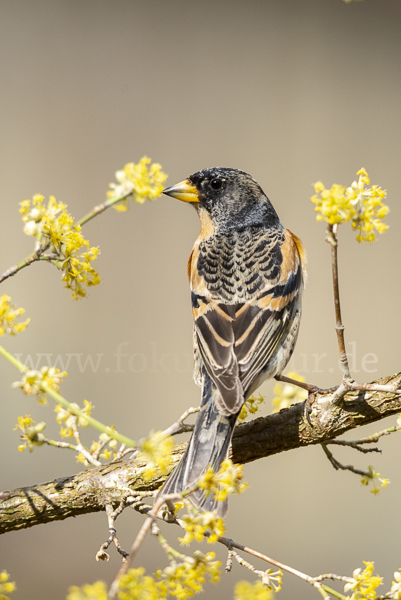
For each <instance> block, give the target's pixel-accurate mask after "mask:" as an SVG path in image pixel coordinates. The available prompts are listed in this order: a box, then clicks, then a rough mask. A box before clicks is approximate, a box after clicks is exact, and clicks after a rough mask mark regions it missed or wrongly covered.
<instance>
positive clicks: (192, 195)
mask: <svg viewBox="0 0 401 600" xmlns="http://www.w3.org/2000/svg"><path fill="white" fill-rule="evenodd" d="M162 194H166V195H167V196H172V197H173V198H177V200H182V202H199V196H198V190H197V189H196V187H195V186H194V185H193V184H192V183H191V182H190V180H189V179H185V180H184V181H180V183H176V184H175V185H172V186H171V187H169V188H166V189H165V190H163V192H162Z"/></svg>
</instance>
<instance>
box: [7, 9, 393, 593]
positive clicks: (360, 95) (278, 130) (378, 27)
mask: <svg viewBox="0 0 401 600" xmlns="http://www.w3.org/2000/svg"><path fill="white" fill-rule="evenodd" d="M0 7H1V13H0V44H1V112H0V123H1V158H0V169H1V201H0V202H1V213H0V214H1V222H0V232H1V233H0V244H1V254H0V270H1V271H3V270H5V269H6V268H8V267H10V266H11V265H12V264H14V263H15V262H16V261H18V260H20V259H22V258H23V257H24V256H25V255H27V254H28V253H29V252H30V251H31V248H32V240H31V239H29V238H28V237H26V236H24V234H23V233H22V227H21V221H20V216H19V213H18V203H19V202H20V201H21V200H24V199H26V198H30V197H32V195H33V194H34V193H37V192H40V193H42V194H45V195H46V196H48V195H49V194H54V195H55V196H56V197H57V199H59V200H60V201H63V202H66V203H67V204H68V206H69V209H70V211H71V213H72V214H73V215H74V216H75V217H77V218H79V217H80V216H82V215H83V214H84V213H86V212H87V211H88V210H90V209H91V208H92V207H93V206H94V205H95V204H97V203H99V202H102V201H103V199H104V198H105V192H106V189H107V186H108V183H109V182H111V181H113V179H114V171H115V170H116V169H118V168H120V167H122V166H123V165H124V163H126V162H129V161H137V160H139V158H140V157H141V156H142V155H143V154H145V153H146V154H148V155H149V156H151V157H152V158H153V160H156V161H159V162H161V163H162V165H163V167H164V169H165V170H166V171H167V172H168V173H169V180H168V183H169V185H171V184H173V183H176V182H177V181H179V180H181V179H183V178H184V177H186V176H187V175H189V174H191V173H193V172H194V171H197V170H198V169H200V168H203V167H206V166H215V165H224V166H232V167H238V168H241V169H244V170H246V171H248V172H250V173H251V174H252V175H253V176H254V177H255V178H256V179H257V180H258V181H259V182H260V184H261V185H262V187H263V188H264V190H265V191H266V193H267V194H268V195H269V197H270V198H271V200H272V202H273V204H274V206H275V207H276V209H277V211H278V213H279V215H280V217H281V219H282V221H283V223H284V224H285V225H286V226H287V227H289V228H290V229H292V230H293V231H294V232H296V233H297V235H299V236H300V237H301V238H302V239H303V241H304V242H305V244H306V247H307V250H308V256H309V284H308V287H307V290H306V293H305V302H304V317H303V323H302V327H301V333H300V338H299V342H298V345H297V348H296V354H295V357H294V364H293V367H295V368H296V369H297V370H298V371H300V370H301V369H302V367H303V370H304V374H305V376H306V377H307V378H308V380H310V381H312V382H314V383H316V384H320V385H322V386H330V385H334V384H335V383H337V382H338V381H339V377H340V372H339V369H338V366H337V353H336V340H335V334H334V329H333V324H334V317H333V302H332V297H331V287H330V270H329V269H330V262H329V248H328V246H327V245H326V244H325V242H324V226H323V225H322V224H318V223H316V222H315V217H314V212H313V206H312V204H311V203H310V201H309V198H310V195H311V193H312V187H311V183H312V182H314V181H316V180H318V179H321V180H323V181H324V182H325V183H326V185H327V186H329V185H331V184H332V183H333V182H338V183H344V184H348V183H351V181H353V179H354V178H355V172H356V171H357V170H358V169H359V168H360V167H361V166H364V167H365V168H366V169H367V170H368V172H369V174H370V175H371V178H372V182H373V183H378V184H380V185H382V186H383V187H385V188H387V190H388V203H389V205H390V206H391V213H390V215H389V218H388V222H389V224H390V226H391V227H390V230H389V232H388V233H387V235H385V236H382V237H381V238H380V240H379V241H378V242H377V243H376V244H375V245H372V246H367V245H358V244H357V243H356V242H355V241H354V234H352V233H351V232H350V231H348V230H347V229H345V228H343V229H342V230H341V233H340V239H341V248H340V265H341V284H342V291H343V311H344V320H345V324H346V339H347V343H348V348H349V349H350V350H351V349H353V360H352V361H351V362H352V366H353V368H354V372H355V376H356V377H358V378H359V379H360V380H361V381H369V380H370V379H372V378H374V377H378V376H381V375H385V374H389V373H392V372H395V371H397V370H400V358H399V350H400V318H399V305H400V304H399V293H400V242H399V229H398V227H399V223H400V202H399V193H400V192H399V190H400V182H399V171H400V152H399V148H400V137H401V136H400V134H401V117H400V114H401V111H400V101H401V79H400V58H401V55H400V50H401V32H400V26H401V20H400V19H401V4H400V2H399V1H398V0H363V1H362V2H353V3H352V4H345V3H344V2H342V1H341V0H259V1H258V0H244V1H240V0H232V1H228V0H227V1H220V2H218V1H212V0H206V1H201V0H200V1H198V2H190V1H186V2H185V1H178V0H173V1H170V2H166V1H163V0H144V1H140V0H130V1H128V0H115V1H113V2H107V1H105V0H97V1H94V0H86V1H85V2H82V1H76V0H75V1H73V0H64V1H62V0H53V1H50V0H48V1H46V0H39V1H36V2H32V1H27V0H14V1H13V2H11V1H7V0H3V1H2V2H1V4H0ZM197 232H198V222H197V218H196V215H195V213H194V212H193V211H192V210H191V208H189V207H188V206H185V205H183V204H182V203H179V202H177V201H174V200H173V199H171V198H160V199H159V200H157V201H156V202H155V203H153V204H150V203H148V204H146V205H145V206H136V205H135V206H134V205H132V206H131V210H130V211H129V212H128V213H125V214H118V213H116V212H115V211H109V212H108V213H106V214H104V215H103V216H101V217H99V218H97V219H96V220H94V221H93V222H91V223H90V224H88V225H87V226H86V227H85V234H86V236H87V237H89V239H90V242H91V244H92V245H99V246H100V247H101V251H102V254H101V256H100V258H99V259H98V261H97V262H98V265H97V266H98V268H99V271H100V274H101V276H102V284H101V286H100V287H98V288H95V289H93V290H92V291H91V293H90V296H89V297H88V298H87V299H85V300H83V301H80V302H73V301H72V300H70V298H69V295H68V293H67V291H66V290H64V289H63V288H62V285H61V282H60V274H59V273H58V272H57V271H56V270H55V269H54V268H52V267H51V266H50V265H48V264H35V265H33V266H31V267H30V268H29V269H26V270H24V271H22V272H21V273H20V274H19V275H18V276H17V277H15V278H14V279H12V280H8V281H7V282H6V283H4V284H3V286H2V288H1V293H7V294H9V295H11V296H12V297H13V299H14V300H15V302H17V303H18V305H22V306H24V307H25V308H26V312H27V315H28V316H30V317H31V318H32V322H31V324H30V326H29V329H28V330H27V331H26V332H25V333H24V334H22V335H20V336H18V337H16V338H14V339H6V338H3V339H2V342H3V343H4V344H5V345H6V346H7V348H9V349H10V350H11V351H13V352H15V353H19V354H22V358H23V359H26V357H27V355H30V356H31V357H32V360H33V361H34V362H36V361H37V360H41V362H40V364H41V365H42V364H44V363H45V361H46V358H45V357H43V356H42V357H40V356H39V355H40V354H50V355H51V357H50V360H51V361H52V362H54V360H55V358H56V357H57V356H58V355H60V357H61V358H62V359H63V360H64V361H65V360H67V357H68V355H71V358H70V365H69V367H68V371H69V376H68V380H67V381H66V382H65V383H64V384H63V388H62V389H63V392H64V394H65V395H66V396H67V397H68V398H69V399H71V400H74V401H78V402H82V401H83V399H84V398H87V399H90V400H92V401H93V402H94V404H95V405H96V411H95V416H96V417H97V418H98V419H100V420H101V421H104V422H107V423H114V424H115V425H116V427H117V428H118V430H120V431H122V432H125V433H126V434H128V435H130V436H132V437H134V438H140V437H142V436H145V435H147V434H148V432H149V430H151V429H152V428H154V429H161V428H164V427H166V426H167V425H169V424H170V423H171V422H172V421H173V420H175V418H176V417H177V416H178V415H180V414H181V413H182V412H183V411H184V410H185V408H186V407H188V406H190V405H196V404H197V402H198V398H199V392H198V389H197V388H196V386H195V385H194V384H193V382H192V380H191V343H192V341H191V326H192V325H191V313H190V305H189V294H188V285H187V280H186V273H185V268H186V261H187V257H188V255H189V253H190V250H191V247H192V243H193V240H194V239H195V237H196V235H197ZM352 344H353V345H352ZM119 347H120V352H123V353H125V354H126V356H123V357H121V365H120V368H119V369H117V358H116V356H115V355H116V354H117V353H118V348H119ZM370 353H373V354H374V355H375V356H376V358H377V362H376V363H373V362H370V363H369V362H365V370H364V369H363V366H362V361H363V360H364V357H365V361H366V360H369V359H372V357H371V356H370V357H367V358H366V355H367V354H370ZM77 354H78V355H80V358H81V360H82V361H85V360H86V359H87V357H88V356H91V357H92V359H93V361H94V364H95V365H96V364H97V360H98V358H97V356H96V355H100V357H99V364H98V368H97V370H96V372H93V370H92V369H91V368H90V366H89V365H87V366H86V368H83V364H81V367H82V368H79V364H78V361H77V358H76V355H77ZM321 355H324V356H321ZM317 357H318V358H317ZM316 361H317V363H316ZM366 367H367V368H369V369H371V370H373V372H371V373H369V372H367V371H366ZM118 371H119V372H118ZM0 377H1V382H0V384H1V421H2V434H1V438H0V446H1V456H2V467H1V474H0V489H12V488H14V487H18V486H24V485H29V484H34V483H38V482H40V481H46V480H50V479H52V478H55V477H57V476H62V475H69V474H72V473H75V472H76V471H77V470H78V469H79V466H77V464H76V462H75V458H74V456H73V454H72V453H71V454H70V453H69V452H68V451H56V450H54V449H50V448H39V449H36V450H35V452H34V453H33V454H29V453H28V452H24V453H22V454H21V453H19V452H18V451H17V446H18V442H19V440H18V435H17V433H16V432H13V431H12V428H13V426H14V424H15V423H16V419H17V416H18V415H21V414H25V413H31V414H32V416H33V417H34V418H35V419H36V420H38V421H39V420H46V421H48V423H49V427H48V430H49V433H52V434H53V435H55V433H56V431H57V427H56V426H55V425H54V424H53V421H54V417H53V406H52V405H49V406H48V407H45V408H43V407H40V406H38V405H37V404H35V402H34V401H33V400H32V399H29V398H26V397H23V396H22V394H21V393H20V392H18V391H17V390H11V387H10V386H11V382H12V381H14V380H15V379H16V378H17V376H16V372H15V371H14V369H13V368H12V367H11V366H10V365H8V364H7V363H6V362H4V361H0ZM262 391H263V393H265V394H266V396H267V398H268V401H267V405H266V407H265V408H264V412H267V411H268V410H270V398H271V396H272V384H269V383H267V384H265V385H264V386H263V388H262ZM394 420H395V419H393V418H392V419H389V420H387V421H385V422H383V423H380V424H378V425H377V426H376V427H371V428H366V429H363V430H361V431H358V432H356V433H355V434H354V437H355V436H359V435H364V434H368V432H373V431H376V430H380V429H382V428H384V427H389V426H391V425H392V424H393V423H394ZM88 436H90V433H89V434H88ZM349 437H352V436H349ZM90 439H92V438H91V437H88V438H87V441H88V442H89V441H90ZM400 445H401V441H400V439H399V438H397V436H393V437H391V438H386V439H384V440H382V442H381V444H380V446H381V447H382V448H383V451H384V453H383V455H382V456H380V455H367V456H366V455H360V454H355V453H354V454H352V453H349V452H348V453H347V452H346V451H340V450H339V451H337V457H338V458H339V459H340V460H343V461H344V462H345V463H349V462H354V464H355V465H357V466H359V467H361V468H363V467H366V466H367V465H368V464H369V463H371V462H373V463H374V465H375V466H376V468H377V469H378V470H379V471H380V472H381V473H382V474H383V475H384V476H385V477H388V478H389V479H391V486H389V487H388V488H387V489H385V490H383V491H382V493H380V495H379V496H378V497H374V496H373V495H372V494H370V493H369V492H368V491H367V490H366V489H365V488H363V487H362V486H361V485H360V483H359V480H358V478H357V477H356V476H354V475H352V474H350V473H336V472H335V471H334V470H333V468H332V467H331V465H330V464H329V463H328V461H327V460H326V459H325V457H324V455H323V452H322V450H321V449H320V448H319V447H315V448H308V449H304V450H300V451H297V452H289V453H286V454H281V455H279V456H275V457H273V458H270V459H268V460H262V461H259V462H257V463H255V464H250V465H247V466H246V469H245V471H246V477H247V480H248V481H249V484H250V487H249V490H248V491H247V492H246V494H244V495H242V496H239V497H235V498H233V499H232V501H231V510H230V514H229V519H228V533H229V535H230V536H232V537H233V538H234V539H236V540H239V541H241V542H243V543H245V544H247V545H249V546H253V547H255V548H257V549H259V550H261V551H263V552H265V553H267V554H269V555H271V556H274V557H276V558H277V559H279V560H281V561H283V562H286V563H287V564H290V565H292V566H294V567H296V568H298V569H300V570H303V571H305V572H307V573H309V574H312V575H313V574H318V573H322V572H329V571H331V572H337V573H342V574H350V573H351V572H352V570H353V569H355V568H356V567H358V566H361V565H362V561H363V560H375V561H376V566H377V569H378V571H379V573H380V574H382V575H384V576H385V577H386V579H387V585H388V587H389V585H390V584H391V577H392V572H393V571H394V570H395V569H397V568H399V567H400V566H401V563H400V550H399V539H400V523H399V516H398V515H399V502H400V495H401V472H400V466H399V465H400V461H399V454H400ZM141 521H142V519H141V517H140V516H138V515H136V514H134V512H132V514H131V513H129V512H128V511H127V512H126V514H124V515H123V517H122V518H121V519H120V521H118V525H119V536H120V540H121V542H122V544H123V546H125V547H128V546H129V545H130V543H131V541H132V539H133V536H134V535H135V533H136V531H137V530H138V527H139V526H140V524H141ZM176 533H177V532H176V531H173V530H171V531H170V530H168V534H169V535H170V536H171V539H173V538H174V536H175V535H176ZM106 537H107V525H106V519H105V517H104V515H102V514H98V515H92V516H87V517H79V518H78V519H70V520H68V521H66V522H63V523H55V524H51V525H47V526H42V527H37V528H34V529H32V530H27V531H21V532H18V533H12V534H8V535H5V536H3V537H2V538H1V539H0V569H1V568H5V569H7V570H8V571H9V572H10V573H11V575H12V578H13V579H15V580H16V581H17V584H18V591H17V592H16V593H15V594H14V595H13V598H15V600H21V599H25V598H30V600H37V599H41V600H43V599H47V598H48V599H52V600H62V599H63V598H65V595H66V590H67V588H68V586H69V585H71V584H83V583H84V582H93V581H95V580H97V579H105V580H107V581H108V582H110V581H111V578H112V577H113V575H114V574H115V572H116V570H117V569H118V566H119V560H118V558H117V556H116V554H115V553H114V551H112V552H111V555H112V559H111V561H110V563H108V564H103V563H102V564H98V563H96V562H95V560H94V556H95V553H96V551H97V549H98V547H99V545H100V544H101V543H102V541H104V539H105V538H106ZM217 552H218V554H219V556H220V558H221V559H222V560H223V561H224V560H225V554H224V552H223V551H222V550H221V549H219V548H218V549H217ZM137 564H138V565H139V564H142V565H144V566H146V569H147V570H148V571H152V570H154V569H156V568H158V567H160V566H162V565H163V564H164V558H163V556H162V552H161V551H160V550H159V549H158V547H157V542H156V541H154V540H150V541H148V542H147V543H146V545H145V547H144V548H143V550H142V551H141V554H140V556H139V557H138V560H137ZM258 566H259V567H261V566H262V565H260V564H258ZM244 577H245V578H248V573H247V572H246V571H245V570H244V569H241V568H240V567H239V566H234V569H233V572H232V574H230V575H223V576H222V583H221V585H220V586H219V588H214V587H211V586H209V587H208V588H207V590H206V593H205V594H204V596H203V597H204V598H214V597H217V596H218V597H220V598H224V599H225V598H227V599H228V598H231V597H232V593H233V587H234V583H235V581H237V580H238V579H240V578H244ZM249 578H251V577H249ZM388 587H386V589H388ZM382 589H383V591H384V588H382ZM280 597H281V598H282V599H283V600H290V599H292V598H294V597H297V598H299V599H300V600H301V599H302V600H303V599H309V598H312V597H317V594H315V593H314V592H313V590H311V589H309V588H308V587H307V586H306V584H303V583H301V582H299V581H297V580H295V579H294V578H293V577H291V576H289V575H287V576H285V580H284V587H283V591H282V593H281V595H280Z"/></svg>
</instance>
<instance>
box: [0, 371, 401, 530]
mask: <svg viewBox="0 0 401 600" xmlns="http://www.w3.org/2000/svg"><path fill="white" fill-rule="evenodd" d="M400 382H401V373H398V374H397V375H393V376H390V377H385V378H383V379H381V380H380V381H377V382H375V383H377V384H378V385H387V384H392V385H396V386H398V385H399V383H400ZM331 398H332V394H331V393H330V392H323V393H322V392H317V393H316V394H315V398H314V402H313V404H312V410H311V414H310V420H311V423H312V426H311V425H310V424H309V423H308V421H307V420H306V418H305V416H304V404H303V403H302V404H296V405H294V406H291V407H290V408H288V409H285V410H282V411H280V412H279V413H275V414H272V415H268V416H266V417H261V418H259V419H255V420H253V421H250V422H248V423H243V424H241V425H239V426H238V427H237V428H236V429H235V432H234V437H233V444H232V458H233V460H234V462H238V463H247V462H251V461H253V460H258V459H260V458H263V457H267V456H271V455H272V454H277V453H279V452H284V451H285V450H293V449H295V448H299V447H303V446H309V445H311V444H322V443H327V442H328V441H330V440H332V439H333V438H335V437H337V436H339V435H341V434H343V433H345V432H346V431H348V430H350V429H354V428H356V427H359V426H361V425H366V424H368V423H374V422H376V421H380V420H381V419H383V418H384V417H388V416H390V415H393V414H395V413H397V412H400V411H401V392H400V393H388V392H383V391H363V390H362V391H352V392H349V393H348V394H347V395H346V396H345V397H344V398H343V400H342V401H341V402H340V403H339V404H338V405H337V404H334V405H333V403H332V401H331ZM185 447H186V444H180V445H178V446H177V447H176V448H175V450H174V453H173V458H174V460H173V462H172V464H171V466H170V471H171V470H172V469H173V468H174V466H175V465H176V464H177V462H178V461H179V459H180V457H181V455H182V453H183V452H184V449H185ZM143 467H144V463H143V462H140V461H139V460H138V459H137V458H133V459H132V460H130V461H127V462H122V461H116V462H114V463H111V464H108V465H104V466H101V467H95V468H91V469H88V470H86V471H83V472H82V473H79V474H78V475H73V476H71V477H62V478H60V479H56V480H54V481H51V482H47V483H44V484H40V485H34V486H30V487H25V488H18V489H16V490H13V491H5V492H1V493H0V533H6V532H8V531H13V530H17V529H24V528H27V527H32V526H34V525H38V524H40V523H49V522H51V521H60V520H63V519H67V518H68V517H72V516H77V515H81V514H86V513H90V512H98V511H102V510H106V506H113V507H117V506H118V505H119V504H120V503H121V502H126V501H129V500H130V499H131V501H132V498H135V496H136V495H137V494H138V493H139V492H144V491H151V490H155V489H157V488H158V487H160V485H161V484H162V483H163V481H164V480H165V479H166V476H167V474H165V475H159V476H156V477H154V478H153V479H152V480H151V481H145V480H144V479H143V477H142V473H143Z"/></svg>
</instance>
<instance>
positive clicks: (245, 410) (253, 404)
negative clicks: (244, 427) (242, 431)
mask: <svg viewBox="0 0 401 600" xmlns="http://www.w3.org/2000/svg"><path fill="white" fill-rule="evenodd" d="M264 401H265V399H264V398H263V396H262V395H261V394H259V398H256V396H250V398H248V400H246V401H245V404H244V406H243V407H242V408H241V412H240V413H239V415H238V420H239V421H240V422H242V421H245V419H246V418H247V416H248V415H254V414H255V413H256V412H258V410H259V408H260V405H261V404H262V403H263V402H264Z"/></svg>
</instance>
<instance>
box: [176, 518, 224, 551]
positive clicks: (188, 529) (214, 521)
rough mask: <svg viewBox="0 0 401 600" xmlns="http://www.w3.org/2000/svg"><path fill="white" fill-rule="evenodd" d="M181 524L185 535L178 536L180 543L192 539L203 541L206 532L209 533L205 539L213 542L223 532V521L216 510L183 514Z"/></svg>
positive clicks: (187, 542)
mask: <svg viewBox="0 0 401 600" xmlns="http://www.w3.org/2000/svg"><path fill="white" fill-rule="evenodd" d="M181 524H182V526H183V528H184V529H185V536H184V537H183V538H179V540H180V542H181V543H182V544H190V543H191V542H192V540H196V541H197V542H203V540H204V536H205V533H206V532H208V533H209V535H208V536H207V538H206V539H207V541H208V542H209V543H210V544H214V543H215V542H217V540H218V539H219V537H221V536H222V535H223V534H224V532H225V527H224V521H223V519H222V518H221V517H218V516H217V514H216V511H206V512H201V513H198V514H188V515H184V516H183V517H181Z"/></svg>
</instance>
